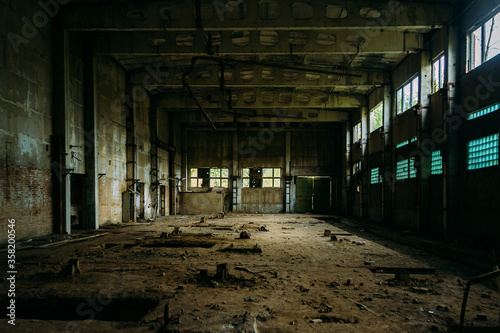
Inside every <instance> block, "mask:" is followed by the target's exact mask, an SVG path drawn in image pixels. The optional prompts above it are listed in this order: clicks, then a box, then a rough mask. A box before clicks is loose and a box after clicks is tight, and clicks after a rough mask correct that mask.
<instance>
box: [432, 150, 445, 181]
mask: <svg viewBox="0 0 500 333" xmlns="http://www.w3.org/2000/svg"><path fill="white" fill-rule="evenodd" d="M442 173H443V156H441V151H440V150H436V151H433V152H432V155H431V175H440V174H442Z"/></svg>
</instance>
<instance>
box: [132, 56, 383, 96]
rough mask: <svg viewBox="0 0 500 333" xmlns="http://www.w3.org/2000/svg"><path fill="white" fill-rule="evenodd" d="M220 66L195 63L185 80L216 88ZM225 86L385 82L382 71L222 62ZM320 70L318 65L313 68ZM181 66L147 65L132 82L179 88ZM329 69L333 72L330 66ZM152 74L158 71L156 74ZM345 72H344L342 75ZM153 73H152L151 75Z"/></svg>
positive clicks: (360, 85) (328, 85) (341, 85)
mask: <svg viewBox="0 0 500 333" xmlns="http://www.w3.org/2000/svg"><path fill="white" fill-rule="evenodd" d="M221 68H222V67H221V65H209V64H199V65H196V66H195V67H194V69H193V71H192V74H191V75H190V76H189V78H188V80H187V82H188V83H189V86H190V87H191V88H218V87H220V86H221V82H220V81H221V80H220V76H221ZM223 68H224V77H225V80H224V84H223V85H224V87H225V88H252V87H255V88H258V87H262V88H264V87H265V88H280V87H281V88H283V87H293V88H306V87H308V88H310V87H311V86H314V88H315V89H319V88H336V87H338V88H344V89H345V88H348V89H351V88H352V89H354V88H372V87H376V86H381V85H385V84H388V81H389V77H388V74H387V73H385V72H375V71H373V72H369V71H360V70H338V71H336V72H337V73H338V74H337V75H336V74H333V73H332V74H330V73H313V72H305V71H295V70H291V69H284V68H275V67H271V66H266V65H262V66H256V65H251V64H250V65H249V64H241V63H240V64H225V65H224V66H223ZM316 69H319V70H321V68H320V67H318V68H316ZM183 71H184V70H182V69H179V68H177V69H164V68H156V69H153V68H148V69H147V70H144V71H134V72H132V74H131V82H132V83H133V84H143V85H144V86H145V87H147V88H148V89H149V90H152V89H155V88H182V82H181V77H182V73H183ZM328 71H329V72H332V71H331V70H330V69H329V70H328ZM155 73H161V75H159V74H155ZM342 73H345V74H346V75H343V74H342ZM153 74H155V75H153Z"/></svg>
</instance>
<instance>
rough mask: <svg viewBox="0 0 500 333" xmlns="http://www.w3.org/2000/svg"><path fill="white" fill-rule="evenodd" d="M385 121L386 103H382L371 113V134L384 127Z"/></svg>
mask: <svg viewBox="0 0 500 333" xmlns="http://www.w3.org/2000/svg"><path fill="white" fill-rule="evenodd" d="M383 121H384V103H380V104H379V105H378V106H376V107H375V108H373V109H372V110H371V111H370V130H371V132H373V131H375V130H377V129H379V128H380V127H382V125H383Z"/></svg>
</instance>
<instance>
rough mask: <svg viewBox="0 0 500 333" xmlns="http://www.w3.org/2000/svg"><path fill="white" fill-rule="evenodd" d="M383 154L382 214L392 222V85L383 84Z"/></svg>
mask: <svg viewBox="0 0 500 333" xmlns="http://www.w3.org/2000/svg"><path fill="white" fill-rule="evenodd" d="M383 112H384V126H383V129H384V130H383V136H384V154H383V163H384V164H383V165H384V168H383V173H382V175H383V182H382V186H383V190H382V209H383V212H382V215H383V220H384V222H385V223H392V203H393V195H394V181H395V179H396V176H395V174H394V172H393V165H394V164H393V161H392V155H393V154H392V128H391V124H392V86H391V85H386V86H384V111H383Z"/></svg>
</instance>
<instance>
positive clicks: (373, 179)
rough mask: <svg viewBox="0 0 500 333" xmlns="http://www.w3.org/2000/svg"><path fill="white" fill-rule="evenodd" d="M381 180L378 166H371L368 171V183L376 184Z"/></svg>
mask: <svg viewBox="0 0 500 333" xmlns="http://www.w3.org/2000/svg"><path fill="white" fill-rule="evenodd" d="M381 182H382V176H381V175H380V168H373V169H372V170H371V173H370V183H371V184H378V183H381Z"/></svg>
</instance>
